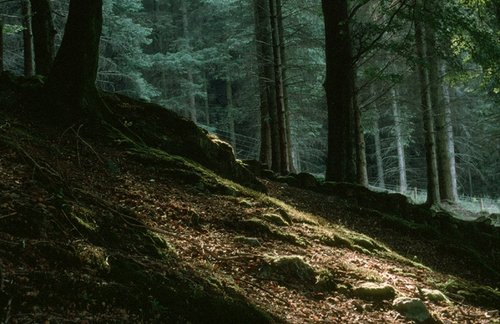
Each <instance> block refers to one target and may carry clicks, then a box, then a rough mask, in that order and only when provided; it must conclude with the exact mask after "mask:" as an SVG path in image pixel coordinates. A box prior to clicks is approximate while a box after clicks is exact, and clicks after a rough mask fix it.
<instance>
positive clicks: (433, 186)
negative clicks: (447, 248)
mask: <svg viewBox="0 0 500 324" xmlns="http://www.w3.org/2000/svg"><path fill="white" fill-rule="evenodd" d="M415 3H416V8H415V10H421V9H422V1H421V0H416V1H415ZM415 16H419V15H418V14H417V15H415ZM414 23H415V45H416V52H417V59H418V63H417V70H418V77H419V82H420V96H421V108H422V117H423V123H424V134H425V156H426V164H427V204H429V205H434V204H439V202H440V196H439V179H438V168H437V159H436V145H435V139H434V123H433V118H432V106H431V101H430V94H429V75H428V71H427V69H426V65H425V64H426V57H425V53H426V49H425V39H424V28H423V26H422V23H421V22H420V21H419V19H415V21H414Z"/></svg>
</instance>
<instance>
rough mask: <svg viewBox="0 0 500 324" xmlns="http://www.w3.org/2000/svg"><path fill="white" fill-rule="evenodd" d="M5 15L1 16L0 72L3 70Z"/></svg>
mask: <svg viewBox="0 0 500 324" xmlns="http://www.w3.org/2000/svg"><path fill="white" fill-rule="evenodd" d="M3 69H4V63H3V17H0V74H1V73H2V72H3Z"/></svg>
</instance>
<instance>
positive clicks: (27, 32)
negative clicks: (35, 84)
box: [21, 0, 35, 77]
mask: <svg viewBox="0 0 500 324" xmlns="http://www.w3.org/2000/svg"><path fill="white" fill-rule="evenodd" d="M21 10H22V16H23V27H24V30H23V40H24V75H25V76H27V77H30V76H33V75H34V74H35V71H34V69H33V30H32V28H31V5H30V2H29V0H23V1H22V6H21Z"/></svg>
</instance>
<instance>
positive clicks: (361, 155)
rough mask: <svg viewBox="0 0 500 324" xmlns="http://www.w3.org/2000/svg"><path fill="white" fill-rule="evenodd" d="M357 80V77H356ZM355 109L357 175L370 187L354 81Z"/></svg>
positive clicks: (359, 182)
mask: <svg viewBox="0 0 500 324" xmlns="http://www.w3.org/2000/svg"><path fill="white" fill-rule="evenodd" d="M354 80H355V78H354ZM352 86H353V94H354V95H353V99H352V100H353V109H354V131H355V137H356V143H355V147H356V176H357V183H358V184H360V185H362V186H364V187H368V170H367V167H366V143H365V134H364V132H363V126H362V124H361V109H360V107H359V105H358V100H357V94H356V92H357V91H356V89H355V83H354V82H353V84H352Z"/></svg>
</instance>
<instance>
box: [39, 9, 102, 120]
mask: <svg viewBox="0 0 500 324" xmlns="http://www.w3.org/2000/svg"><path fill="white" fill-rule="evenodd" d="M101 30H102V0H71V1H70V3H69V14H68V20H67V22H66V27H65V31H64V36H63V39H62V43H61V46H60V48H59V51H58V53H57V56H56V58H55V60H54V64H53V66H52V69H51V72H50V74H49V77H48V79H47V83H46V89H47V92H48V94H49V96H52V97H54V98H57V99H59V101H61V102H62V103H63V104H62V105H61V106H62V107H61V108H63V109H64V110H65V112H66V113H70V114H71V116H73V117H77V116H76V115H77V114H78V113H81V115H82V116H84V117H87V116H89V114H91V116H92V115H93V116H96V115H98V114H99V113H98V112H99V108H101V106H100V105H101V103H102V101H101V99H100V97H99V94H98V92H97V88H96V85H95V82H96V77H97V68H98V63H99V40H100V36H101Z"/></svg>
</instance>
